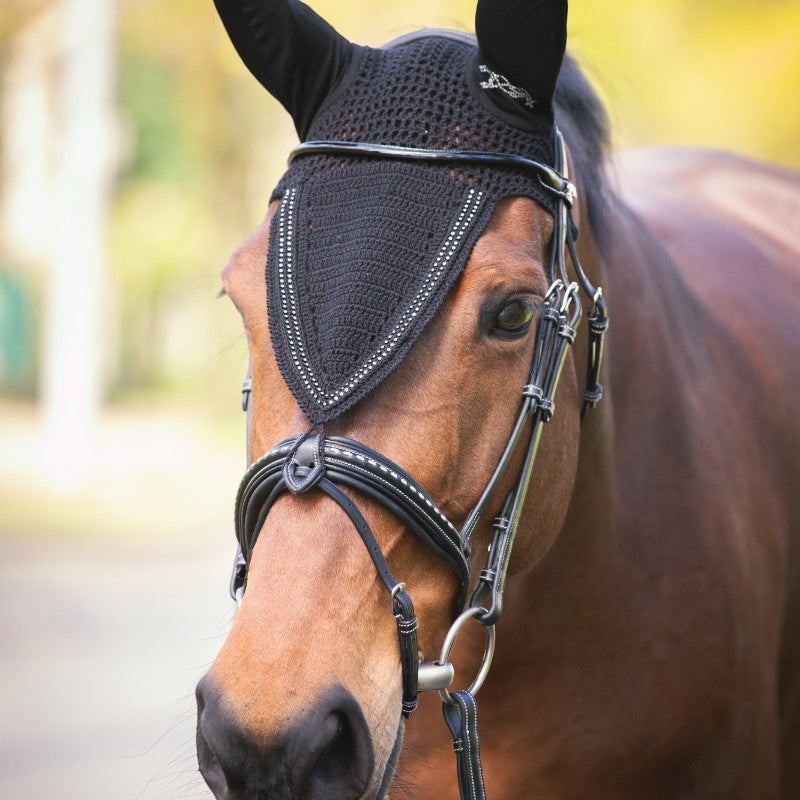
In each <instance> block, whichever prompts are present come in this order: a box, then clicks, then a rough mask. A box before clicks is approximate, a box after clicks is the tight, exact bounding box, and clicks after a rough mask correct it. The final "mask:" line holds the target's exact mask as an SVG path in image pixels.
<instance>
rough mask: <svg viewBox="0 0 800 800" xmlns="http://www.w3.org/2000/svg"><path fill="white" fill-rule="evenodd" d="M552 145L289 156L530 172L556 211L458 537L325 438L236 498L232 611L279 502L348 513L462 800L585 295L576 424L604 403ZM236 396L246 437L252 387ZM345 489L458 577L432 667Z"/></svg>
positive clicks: (349, 443)
mask: <svg viewBox="0 0 800 800" xmlns="http://www.w3.org/2000/svg"><path fill="white" fill-rule="evenodd" d="M555 136H556V165H555V168H553V167H550V166H548V165H546V164H541V163H539V162H537V161H532V160H531V159H528V158H525V157H524V156H519V155H514V154H504V153H491V152H472V151H441V150H427V149H416V148H407V147H390V146H386V145H377V144H366V143H360V142H359V143H355V142H305V143H303V144H301V145H300V146H299V147H297V148H296V149H295V150H294V151H292V153H291V155H290V159H289V160H290V161H291V160H293V159H295V158H300V157H303V156H307V155H316V154H336V155H344V156H348V155H349V156H358V157H361V158H364V157H369V158H391V159H401V160H410V161H424V162H431V163H435V164H452V163H467V164H472V165H479V166H483V167H485V166H489V167H494V168H500V169H509V168H511V169H516V170H525V171H529V172H532V173H533V174H534V175H535V176H536V177H537V179H538V180H539V182H540V183H541V184H542V186H544V187H545V189H547V191H549V192H550V193H552V194H553V195H554V197H555V198H556V199H557V201H558V202H557V204H556V205H557V208H556V214H555V225H554V230H553V242H552V247H551V254H550V264H549V276H548V277H549V280H550V288H549V290H548V292H547V295H546V297H545V299H544V302H543V303H542V306H541V316H540V318H539V322H538V327H537V330H536V339H535V343H534V349H533V358H532V363H531V370H530V375H529V380H528V382H527V383H526V384H525V385H524V386H523V387H522V405H521V408H520V412H519V415H518V417H517V421H516V423H515V425H514V428H513V430H512V432H511V436H510V438H509V440H508V444H507V445H506V448H505V450H504V452H503V455H502V456H501V458H500V461H499V463H498V464H497V467H496V468H495V471H494V473H493V474H492V477H491V479H490V480H489V483H488V484H487V485H486V488H485V489H484V491H483V493H482V494H481V496H480V498H479V499H478V502H477V503H476V504H475V506H474V507H473V509H472V510H471V511H470V513H469V514H468V516H467V519H466V522H465V523H464V526H463V527H462V528H461V530H460V531H459V530H457V529H456V528H455V527H454V526H453V525H452V524H451V522H450V521H449V520H448V519H447V517H446V516H445V514H444V513H443V512H442V511H441V510H440V509H439V507H438V506H437V505H436V503H435V502H434V500H433V499H432V498H431V497H430V496H429V495H428V493H427V492H426V491H425V489H424V488H423V487H422V486H420V485H419V484H418V483H417V482H416V481H415V480H414V479H413V478H412V477H411V476H410V475H409V474H408V473H406V472H405V471H404V470H402V469H401V468H400V467H398V466H397V465H396V464H393V463H392V462H391V461H389V460H388V459H387V458H386V457H385V456H383V455H381V454H380V453H377V452H375V451H374V450H371V449H370V448H368V447H366V446H365V445H363V444H361V443H359V442H356V441H354V440H352V439H347V438H343V437H338V436H325V435H324V433H323V432H321V431H319V430H315V429H314V428H312V429H310V430H309V431H308V432H307V433H306V434H304V435H302V436H297V437H292V438H290V439H286V440H285V441H283V442H281V443H280V444H278V445H276V446H275V447H273V448H272V450H270V451H269V452H268V453H267V454H266V455H264V456H262V457H261V458H259V459H258V460H257V461H255V462H254V463H253V464H252V465H251V466H250V468H249V469H248V470H247V472H246V473H245V475H244V478H243V479H242V482H241V484H240V486H239V491H238V493H237V497H236V537H237V540H238V542H239V549H238V552H237V556H236V560H235V562H234V569H233V575H232V578H231V594H232V595H233V597H234V598H235V599H236V600H237V601H238V600H240V599H241V597H242V593H243V592H244V589H245V586H246V582H247V567H248V564H249V561H250V556H251V553H252V550H253V547H254V545H255V541H256V537H257V536H258V533H259V531H260V530H261V528H262V527H263V525H264V523H265V520H266V518H267V515H268V514H269V511H270V509H271V508H272V506H273V505H274V503H275V501H276V500H277V499H278V498H279V497H280V496H281V495H282V494H283V493H284V492H287V491H288V492H291V493H292V494H301V493H303V492H307V491H309V490H311V489H316V490H317V491H321V492H324V493H325V494H326V495H327V496H328V497H330V498H331V499H332V500H333V501H334V502H335V503H337V504H338V505H339V506H340V507H341V508H342V509H343V510H344V512H345V513H346V514H347V516H348V517H349V518H350V520H351V522H352V523H353V525H354V527H355V528H356V530H357V531H358V533H359V535H360V536H361V539H362V540H363V542H364V545H365V546H366V548H367V551H368V552H369V555H370V557H371V558H372V561H373V563H374V565H375V569H376V571H377V573H378V576H379V577H380V579H381V581H382V582H383V584H384V585H385V586H386V588H387V590H388V591H389V593H390V595H391V609H392V613H393V614H394V616H395V619H396V621H397V633H398V641H399V646H400V660H401V664H402V668H403V700H402V711H403V715H404V716H405V717H409V716H410V715H411V714H412V713H413V711H414V709H415V708H416V706H417V695H418V692H420V691H434V690H435V691H439V692H440V694H441V696H442V699H443V712H444V717H445V721H446V723H447V725H448V727H449V728H450V731H451V733H452V736H453V749H454V750H455V753H456V765H457V771H458V783H459V788H460V791H461V797H462V798H464V800H483V799H484V798H485V789H484V782H483V775H482V770H481V762H480V745H479V740H478V731H477V706H476V703H475V694H476V693H477V691H478V690H479V689H480V687H481V685H482V684H483V681H484V679H485V677H486V675H487V673H488V671H489V667H490V665H491V660H492V655H493V652H494V641H495V631H494V626H495V623H496V622H497V621H498V619H499V618H500V615H501V614H502V610H503V590H504V587H505V580H506V574H507V571H508V565H509V559H510V556H511V551H512V548H513V545H514V538H515V535H516V532H517V527H518V525H519V521H520V517H521V515H522V509H523V506H524V503H525V496H526V493H527V490H528V485H529V483H530V478H531V473H532V470H533V463H534V460H535V458H536V452H537V449H538V446H539V440H540V437H541V432H542V428H543V426H544V424H545V423H546V422H547V421H548V420H549V419H550V418H551V416H552V414H553V411H554V402H553V397H554V395H555V391H556V387H557V385H558V379H559V376H560V374H561V369H562V367H563V365H564V360H565V358H566V354H567V350H568V348H569V346H570V345H571V344H572V343H573V342H574V340H575V331H576V328H577V326H578V323H579V322H580V319H581V314H582V310H581V309H582V306H581V300H580V290H581V289H582V290H583V291H584V292H585V294H586V295H587V296H588V297H589V299H590V300H591V302H592V307H591V310H590V312H589V315H588V319H589V357H588V365H587V375H586V385H585V388H584V393H583V400H584V402H583V409H582V412H581V415H582V416H583V413H585V411H586V409H587V408H589V407H593V406H595V405H596V404H597V403H598V402H599V400H600V398H601V396H602V386H601V385H600V384H599V383H598V376H599V371H600V362H601V359H602V350H603V336H604V334H605V331H606V329H607V327H608V315H607V312H606V305H605V300H604V298H603V293H602V290H601V289H600V288H595V287H594V286H593V285H592V284H591V282H590V281H589V279H588V278H587V277H586V274H585V273H584V271H583V269H582V268H581V265H580V262H579V260H578V256H577V253H576V252H575V242H574V231H573V224H572V220H571V216H570V210H571V208H572V205H573V203H574V202H575V199H576V190H575V187H574V185H573V184H572V183H571V182H570V181H569V179H568V177H567V160H566V149H565V146H564V142H563V139H562V137H561V134H560V132H558V131H556V133H555ZM566 252H569V254H570V259H571V261H572V266H573V270H574V272H575V277H576V278H577V281H576V282H572V281H570V280H569V278H568V275H567V268H566V256H565V254H566ZM242 391H243V406H244V408H245V410H246V411H248V426H249V408H250V403H249V397H250V391H251V388H250V381H249V377H248V379H247V380H246V381H245V383H244V385H243V387H242ZM529 424H530V434H529V437H528V442H527V449H526V452H525V457H524V461H523V466H522V469H521V470H520V474H519V477H518V479H517V482H516V484H515V486H514V488H513V489H512V490H511V491H510V492H509V494H508V496H507V497H506V498H505V502H504V503H503V506H502V510H501V512H500V514H499V515H498V516H497V517H496V518H495V519H494V523H493V536H492V540H491V544H490V547H489V555H488V559H487V563H486V566H485V567H484V569H483V570H482V571H481V573H480V576H479V578H478V581H477V585H476V588H475V589H474V591H473V592H472V595H471V597H470V600H469V603H468V604H466V608H465V603H466V599H467V595H468V593H469V587H470V567H469V558H470V537H471V535H472V533H473V531H474V530H475V528H476V526H477V525H478V523H479V521H480V519H481V518H482V517H483V515H484V513H485V512H486V510H487V508H488V506H489V503H490V502H491V501H492V498H493V496H494V493H495V490H496V488H497V485H498V483H499V482H500V480H501V478H502V476H503V474H504V473H505V470H506V468H507V467H508V465H509V463H510V462H511V460H512V458H513V456H514V454H515V453H516V451H517V448H518V446H519V444H520V442H521V440H522V438H523V432H524V431H525V429H526V428H527V427H528V425H529ZM343 486H344V487H347V488H349V489H352V490H354V491H355V493H356V494H361V495H365V496H367V497H369V498H371V499H372V500H375V501H377V502H378V503H380V504H381V505H382V506H384V508H386V509H388V510H389V511H390V512H392V513H393V514H395V515H396V516H397V517H398V519H400V520H401V521H402V522H403V524H405V525H406V526H408V528H409V529H410V530H411V531H412V532H413V533H414V534H415V535H416V536H418V537H419V538H420V539H421V540H422V541H423V542H424V543H425V544H426V545H427V546H428V547H430V548H431V549H432V550H433V551H434V552H435V553H436V554H437V555H439V556H441V557H442V558H443V559H444V560H445V561H446V562H447V563H448V564H449V565H450V566H451V567H452V568H453V570H454V571H455V573H456V575H457V577H458V580H459V583H460V592H459V596H458V600H457V607H456V615H455V619H454V622H453V624H452V626H451V628H450V630H449V632H448V634H447V636H446V637H445V641H444V644H443V647H442V652H441V655H440V657H439V659H438V660H437V661H433V662H427V663H422V664H421V663H420V661H419V651H418V648H417V618H416V616H415V614H414V606H413V604H412V602H411V598H410V596H409V594H408V592H407V591H406V587H405V584H404V583H402V582H400V581H398V580H397V579H396V578H395V576H394V575H393V574H392V571H391V569H390V568H389V565H388V564H387V562H386V559H385V557H384V555H383V553H382V552H381V549H380V547H379V546H378V543H377V541H376V540H375V537H374V535H373V533H372V531H371V530H370V527H369V525H368V524H367V522H366V520H365V519H364V517H363V515H362V514H361V512H360V511H359V510H358V508H357V506H356V505H355V503H354V502H353V501H352V499H351V498H350V496H349V495H348V494H346V493H345V492H344V491H343V490H342V488H341V487H343ZM462 609H463V610H462ZM459 612H460V613H459ZM471 618H474V619H476V620H477V621H478V622H480V623H481V624H482V625H484V626H485V627H486V630H487V645H486V649H485V651H484V656H483V662H482V666H481V668H480V671H479V674H478V676H477V677H476V678H475V680H474V681H473V683H472V685H471V686H470V687H469V688H468V689H465V690H460V691H454V692H452V693H451V692H450V691H449V690H448V687H449V686H450V684H451V683H452V680H453V674H454V669H453V666H452V664H451V663H450V661H449V657H450V651H451V650H452V647H453V644H454V642H455V639H456V637H457V635H458V632H459V631H460V629H461V627H462V626H463V625H464V624H465V622H466V621H467V620H469V619H471Z"/></svg>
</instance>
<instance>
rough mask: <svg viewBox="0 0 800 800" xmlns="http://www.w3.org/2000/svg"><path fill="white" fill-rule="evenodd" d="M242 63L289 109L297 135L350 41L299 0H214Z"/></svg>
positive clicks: (335, 75) (345, 60) (338, 72)
mask: <svg viewBox="0 0 800 800" xmlns="http://www.w3.org/2000/svg"><path fill="white" fill-rule="evenodd" d="M214 4H215V5H216V7H217V11H218V12H219V15H220V18H221V19H222V22H223V24H224V25H225V30H227V32H228V36H230V39H231V42H233V46H234V47H235V48H236V52H237V53H238V54H239V57H240V58H241V59H242V61H243V62H244V64H245V66H246V67H247V68H248V69H249V70H250V72H252V73H253V75H254V76H255V77H256V78H257V79H258V81H259V82H260V83H261V84H262V86H264V88H265V89H266V90H267V91H268V92H269V93H270V94H271V95H272V96H273V97H275V99H276V100H278V101H279V102H280V103H281V104H282V105H283V107H284V108H285V109H286V110H287V111H288V112H289V113H290V114H291V115H292V119H293V120H294V124H295V127H296V128H297V132H298V133H299V134H300V138H301V139H302V138H304V137H305V134H306V131H307V130H308V127H309V125H310V124H311V121H312V120H313V119H314V115H315V114H316V112H317V110H318V109H319V107H320V106H321V105H322V103H323V102H324V100H325V98H326V97H327V96H328V93H329V92H330V90H331V89H332V88H333V86H334V85H335V84H336V83H337V82H338V80H339V78H340V77H341V76H342V73H343V72H344V70H345V69H346V68H347V66H348V64H349V63H350V60H351V58H352V54H353V51H354V49H355V48H354V46H353V45H352V44H350V42H348V41H347V39H345V38H344V37H343V36H341V35H340V34H338V33H337V32H336V31H335V30H334V29H333V28H332V27H331V26H330V25H328V23H327V22H325V20H324V19H322V18H321V17H319V16H318V15H317V14H315V13H314V12H313V11H312V10H311V9H310V8H309V7H308V6H306V5H304V4H303V3H301V2H299V0H214Z"/></svg>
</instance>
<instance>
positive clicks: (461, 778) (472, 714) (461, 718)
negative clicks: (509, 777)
mask: <svg viewBox="0 0 800 800" xmlns="http://www.w3.org/2000/svg"><path fill="white" fill-rule="evenodd" d="M450 696H451V698H452V699H453V700H454V701H455V705H453V704H451V703H444V704H443V705H442V713H443V714H444V721H445V722H446V723H447V727H448V728H450V733H452V734H453V751H454V752H455V754H456V772H457V774H458V788H459V791H460V792H461V798H462V800H486V789H485V787H484V785H483V769H482V767H481V746H480V741H479V740H478V706H477V704H476V702H475V698H474V697H473V696H472V695H471V694H470V693H469V692H467V691H464V690H462V691H459V692H453V693H452V694H451V695H450Z"/></svg>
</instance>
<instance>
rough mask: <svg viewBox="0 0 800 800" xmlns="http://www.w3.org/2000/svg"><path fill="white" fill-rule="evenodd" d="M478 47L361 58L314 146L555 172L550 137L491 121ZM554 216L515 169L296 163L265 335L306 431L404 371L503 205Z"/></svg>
mask: <svg viewBox="0 0 800 800" xmlns="http://www.w3.org/2000/svg"><path fill="white" fill-rule="evenodd" d="M477 59H478V50H477V47H475V46H474V45H470V44H468V43H466V42H464V41H463V40H456V39H452V38H446V37H443V36H437V35H424V36H421V37H419V38H415V39H411V40H410V41H405V42H403V43H401V44H398V45H397V46H394V47H390V48H388V49H380V50H376V49H370V48H361V49H359V51H358V55H357V58H356V61H355V62H354V63H353V65H351V69H350V70H349V71H348V73H347V74H346V75H345V77H344V79H343V82H342V85H341V86H340V87H338V88H337V89H335V90H334V92H333V94H332V96H331V97H329V98H328V100H327V101H326V103H325V104H324V105H323V107H322V109H321V110H320V112H319V113H318V114H317V116H316V118H315V119H314V121H313V123H312V125H311V127H310V130H309V132H308V137H307V138H308V139H309V140H329V141H330V140H333V141H350V142H370V143H377V144H386V145H401V146H407V147H422V148H436V149H440V150H484V151H485V150H489V151H495V152H503V153H517V154H521V155H525V156H527V157H529V158H532V159H535V160H537V161H542V162H544V163H547V164H552V163H553V131H552V128H551V126H550V125H549V123H548V124H546V125H545V124H544V123H541V122H537V118H536V117H535V116H531V117H530V121H529V122H528V123H527V124H526V125H525V127H521V126H519V125H515V124H511V123H509V121H508V120H509V115H508V114H504V113H503V112H501V111H500V110H499V109H497V110H496V111H493V105H492V102H491V99H489V98H488V97H487V96H482V95H485V93H484V92H483V90H482V89H480V87H479V85H478V82H479V80H480V78H479V77H476V76H477V75H478V70H477ZM509 196H523V197H529V198H531V199H532V200H534V201H536V202H537V203H539V204H540V205H542V206H543V207H544V208H546V209H547V210H548V211H550V212H551V213H553V205H554V201H553V198H552V197H551V195H549V194H548V193H547V192H546V191H545V190H543V189H542V187H541V185H540V184H539V183H538V181H537V179H536V177H535V176H533V175H531V174H529V173H526V172H523V171H520V170H516V169H498V168H487V167H474V168H473V167H472V166H468V167H464V166H463V165H462V166H461V167H459V168H452V167H449V166H443V165H432V164H422V163H413V162H406V161H390V160H385V159H377V158H369V157H367V158H365V157H356V156H350V155H348V156H339V155H308V156H303V157H301V158H298V159H296V160H295V161H293V162H292V164H291V165H290V167H289V169H288V171H287V172H286V174H285V175H284V176H283V178H282V179H281V181H280V182H279V184H278V186H277V188H276V189H275V191H274V193H273V198H278V197H279V198H280V204H279V208H278V211H277V212H276V214H275V216H274V217H273V220H272V228H271V232H270V248H269V256H268V260H267V286H268V290H267V300H268V311H269V323H270V333H271V337H272V343H273V347H274V349H275V354H276V357H277V361H278V366H279V367H280V370H281V373H282V374H283V377H284V379H285V380H286V382H287V384H288V386H289V388H290V389H291V391H292V392H293V394H294V396H295V398H296V399H297V401H298V403H299V404H300V407H301V408H302V409H303V411H304V412H305V414H306V415H307V416H308V417H309V419H310V420H311V421H312V422H316V423H323V422H326V421H328V420H330V419H333V418H335V417H337V416H339V415H340V414H342V413H343V412H344V411H346V410H347V409H348V408H350V407H351V406H353V405H354V404H355V403H357V402H358V401H359V400H360V399H362V398H363V397H364V395H366V394H367V393H368V392H369V391H371V390H372V389H373V388H375V387H376V386H377V385H378V384H379V383H380V382H381V381H383V380H384V379H385V378H386V377H387V376H388V375H389V374H390V373H391V372H392V370H394V369H395V368H396V366H397V365H398V363H399V362H400V361H401V360H402V359H403V357H404V356H405V355H406V353H407V352H408V350H409V349H410V348H411V346H412V345H413V344H414V342H415V341H416V340H417V339H418V338H419V336H420V334H421V333H422V331H423V329H424V327H425V325H426V324H427V323H428V322H429V321H430V320H431V319H432V317H433V316H434V314H435V313H436V311H437V310H438V309H439V307H440V306H441V304H442V302H443V300H444V298H445V296H446V294H447V292H448V290H449V289H450V288H451V287H452V286H453V284H454V283H455V281H456V280H457V279H458V277H459V275H460V274H461V272H462V271H463V269H464V266H465V264H466V262H467V259H468V257H469V254H470V252H471V250H472V247H473V245H474V244H475V241H476V240H477V238H478V237H479V236H480V234H481V233H482V232H483V231H484V230H485V228H486V225H487V224H488V222H489V218H490V216H491V213H492V211H493V210H494V207H495V205H496V203H497V201H498V200H499V199H500V198H502V197H509Z"/></svg>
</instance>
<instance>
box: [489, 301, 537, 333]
mask: <svg viewBox="0 0 800 800" xmlns="http://www.w3.org/2000/svg"><path fill="white" fill-rule="evenodd" d="M533 314H534V307H533V303H531V302H530V301H528V300H525V299H523V298H521V297H517V298H515V299H514V300H511V301H510V302H508V303H506V304H505V305H504V306H503V307H502V308H501V309H500V310H499V311H498V312H497V314H496V315H495V318H494V324H493V326H492V327H493V329H494V330H493V332H494V333H498V334H500V335H501V336H502V335H505V336H521V335H522V334H524V333H526V332H527V330H528V328H530V326H531V320H532V319H533Z"/></svg>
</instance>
